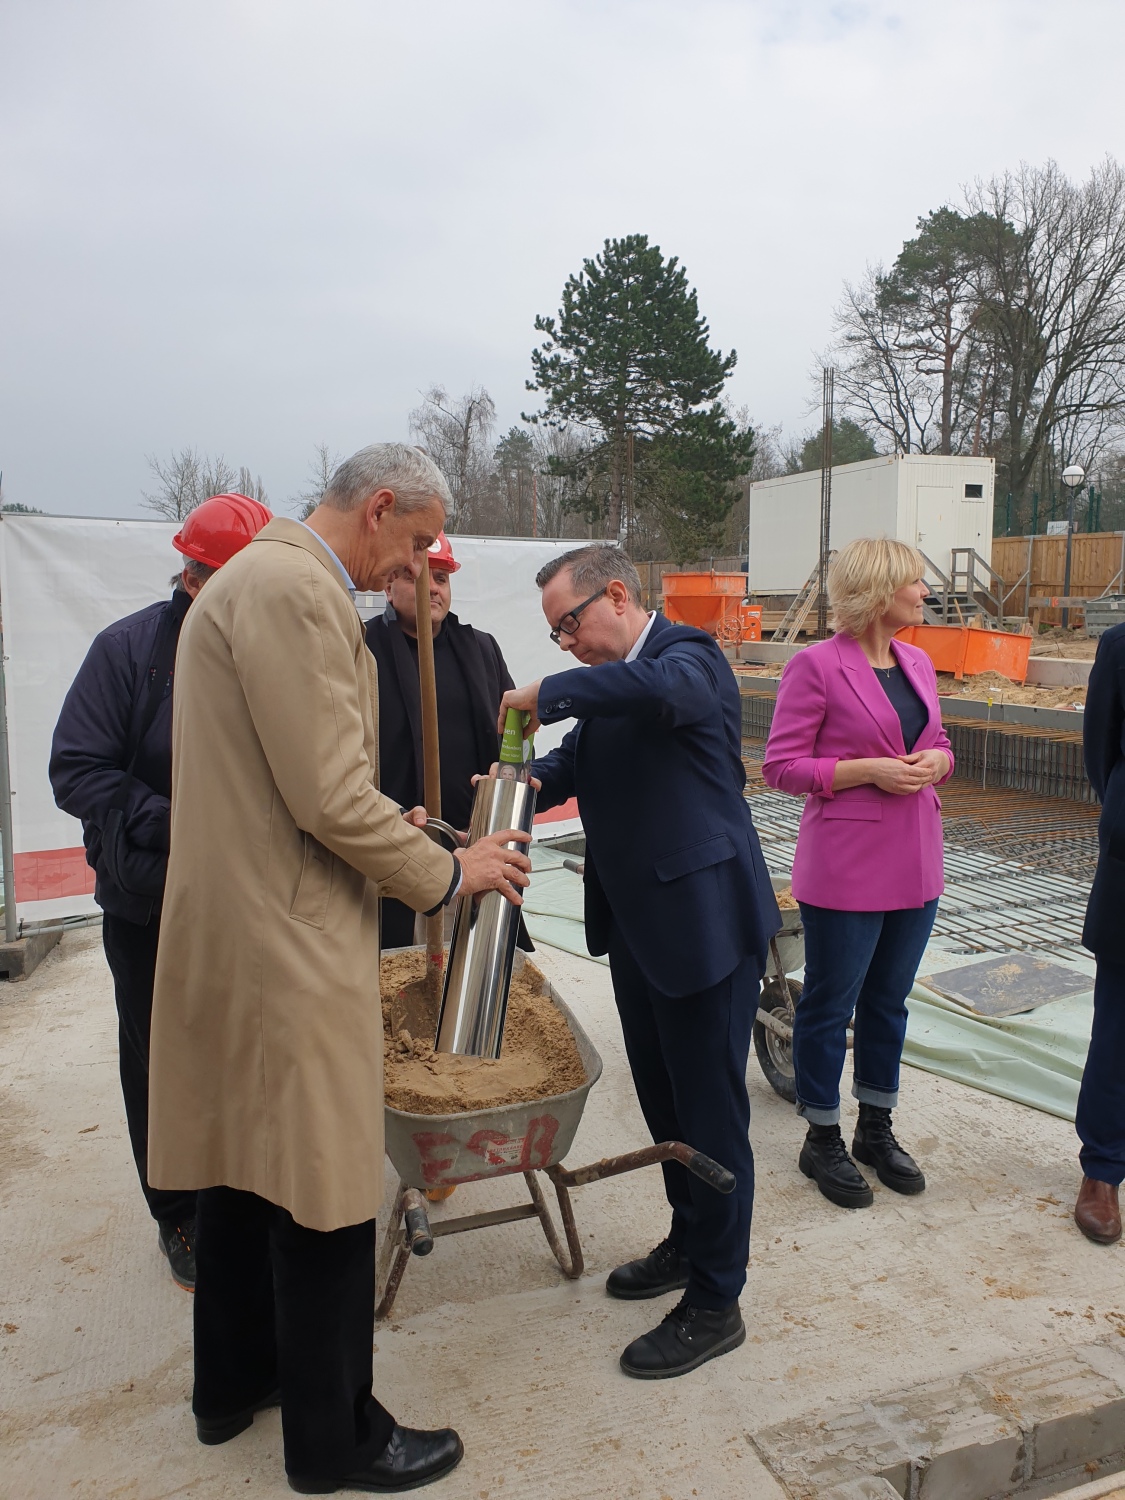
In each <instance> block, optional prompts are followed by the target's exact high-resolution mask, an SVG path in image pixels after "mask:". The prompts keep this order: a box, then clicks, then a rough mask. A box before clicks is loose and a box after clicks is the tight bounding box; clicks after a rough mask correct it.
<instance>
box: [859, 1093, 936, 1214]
mask: <svg viewBox="0 0 1125 1500" xmlns="http://www.w3.org/2000/svg"><path fill="white" fill-rule="evenodd" d="M852 1155H853V1156H854V1157H855V1159H856V1161H861V1162H862V1163H863V1165H864V1166H865V1167H874V1168H875V1175H876V1177H878V1179H879V1181H880V1182H881V1183H882V1184H883V1186H884V1187H889V1188H890V1189H891V1190H892V1191H893V1192H896V1193H923V1192H925V1190H926V1179H925V1177H924V1176H923V1175H922V1169H921V1168H920V1167H919V1165H918V1163H917V1162H916V1161H915V1160H914V1158H913V1157H912V1156H911V1155H910V1154H909V1153H908V1152H906V1151H904V1150H903V1149H902V1147H901V1146H900V1145H899V1143H898V1142H897V1141H896V1140H895V1138H894V1132H893V1131H892V1130H891V1112H890V1110H889V1109H880V1108H879V1106H878V1105H877V1104H861V1105H860V1106H859V1123H858V1124H857V1125H856V1127H855V1135H854V1137H853V1138H852Z"/></svg>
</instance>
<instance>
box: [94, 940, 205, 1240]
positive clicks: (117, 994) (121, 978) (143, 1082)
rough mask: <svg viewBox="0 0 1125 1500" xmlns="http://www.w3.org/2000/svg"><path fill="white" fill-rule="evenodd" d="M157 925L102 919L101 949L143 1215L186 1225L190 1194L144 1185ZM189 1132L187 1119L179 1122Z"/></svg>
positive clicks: (191, 1215)
mask: <svg viewBox="0 0 1125 1500" xmlns="http://www.w3.org/2000/svg"><path fill="white" fill-rule="evenodd" d="M159 936H160V921H159V918H157V917H154V918H153V919H152V921H151V922H147V923H146V924H145V925H144V926H143V927H142V926H141V925H140V924H139V923H137V922H128V921H126V920H125V918H124V917H114V916H111V915H110V913H109V912H106V913H105V915H104V916H103V918H102V946H103V947H104V949H105V956H106V960H107V962H108V964H109V971H110V973H111V974H112V975H113V994H114V999H115V1000H116V1001H117V1036H118V1052H119V1054H120V1065H121V1093H122V1096H123V1098H124V1100H125V1119H126V1121H127V1122H128V1125H129V1141H130V1143H131V1145H132V1147H133V1160H134V1161H135V1162H136V1164H137V1175H138V1177H139V1178H140V1179H141V1191H142V1192H143V1193H144V1195H145V1199H146V1201H147V1202H148V1211H149V1213H150V1214H151V1215H152V1217H153V1218H154V1219H156V1220H158V1221H164V1222H171V1223H173V1224H186V1223H188V1222H190V1221H191V1220H192V1219H193V1218H194V1217H195V1193H194V1192H168V1191H165V1190H164V1189H163V1188H154V1187H149V1184H148V1038H149V1028H150V1026H151V1024H152V987H153V984H154V982H155V979H156V941H157V938H158V937H159ZM184 1129H185V1130H190V1129H191V1121H190V1120H185V1121H184Z"/></svg>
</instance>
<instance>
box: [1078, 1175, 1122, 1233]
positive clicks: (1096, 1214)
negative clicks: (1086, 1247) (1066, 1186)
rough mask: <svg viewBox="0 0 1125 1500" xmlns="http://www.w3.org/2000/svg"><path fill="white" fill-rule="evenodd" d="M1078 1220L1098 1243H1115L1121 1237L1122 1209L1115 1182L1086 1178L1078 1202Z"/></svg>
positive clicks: (1083, 1230) (1079, 1192)
mask: <svg viewBox="0 0 1125 1500" xmlns="http://www.w3.org/2000/svg"><path fill="white" fill-rule="evenodd" d="M1074 1222H1075V1223H1076V1224H1077V1225H1078V1227H1079V1229H1081V1231H1082V1233H1083V1234H1084V1235H1085V1236H1086V1238H1087V1239H1088V1240H1093V1241H1094V1243H1095V1244H1096V1245H1115V1244H1116V1243H1117V1241H1118V1240H1119V1239H1120V1238H1121V1209H1120V1207H1119V1206H1118V1202H1117V1189H1116V1187H1115V1186H1114V1185H1113V1183H1112V1182H1099V1181H1098V1180H1097V1178H1096V1177H1083V1179H1082V1186H1081V1187H1080V1188H1079V1189H1078V1202H1077V1203H1076V1204H1075V1205H1074Z"/></svg>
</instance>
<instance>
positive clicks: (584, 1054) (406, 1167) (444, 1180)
mask: <svg viewBox="0 0 1125 1500" xmlns="http://www.w3.org/2000/svg"><path fill="white" fill-rule="evenodd" d="M398 951H400V952H401V951H403V950H401V949H400V950H398ZM525 962H526V959H525V957H524V955H523V953H522V952H518V951H517V953H516V960H515V972H517V973H518V972H519V970H520V969H522V968H523V966H524V964H525ZM536 972H539V971H538V970H537V971H536ZM543 993H544V994H545V995H546V996H547V997H548V998H549V999H550V1001H551V1002H552V1004H553V1005H555V1006H556V1007H557V1008H558V1009H559V1010H560V1011H561V1012H562V1017H563V1020H564V1021H565V1022H566V1024H567V1026H568V1028H569V1030H570V1034H571V1036H572V1037H573V1038H574V1041H575V1044H576V1046H577V1048H578V1056H579V1058H580V1059H581V1062H582V1067H583V1069H584V1071H585V1074H586V1081H585V1083H583V1084H582V1085H581V1086H580V1087H578V1088H576V1089H570V1090H569V1091H568V1092H567V1093H565V1094H552V1095H551V1096H550V1097H548V1098H546V1099H533V1100H529V1101H527V1102H525V1103H522V1104H503V1105H500V1106H499V1108H497V1109H479V1110H463V1111H460V1112H459V1113H457V1114H450V1115H419V1114H411V1113H409V1112H407V1111H406V1110H399V1109H392V1108H391V1107H390V1105H388V1106H387V1107H386V1110H385V1116H386V1122H385V1125H386V1149H387V1155H388V1156H389V1157H390V1159H391V1165H392V1166H393V1167H394V1169H395V1171H396V1172H397V1173H398V1175H399V1177H400V1179H401V1181H402V1183H403V1186H404V1187H408V1188H409V1187H413V1188H423V1189H425V1188H438V1187H455V1186H456V1185H457V1184H458V1183H462V1182H480V1181H482V1180H484V1179H485V1178H488V1177H503V1176H505V1175H506V1174H507V1173H510V1172H533V1171H536V1170H542V1169H543V1168H546V1167H552V1166H555V1165H556V1164H557V1163H558V1162H561V1161H562V1159H563V1157H564V1156H565V1155H566V1153H567V1152H568V1151H569V1150H570V1147H571V1143H572V1142H573V1140H574V1134H575V1131H576V1130H577V1129H578V1122H579V1120H581V1118H582V1111H583V1109H584V1108H585V1105H586V1096H587V1094H589V1092H590V1090H591V1089H592V1088H593V1086H594V1084H595V1083H597V1081H598V1079H599V1078H600V1077H601V1072H602V1060H601V1058H600V1057H599V1056H598V1053H597V1050H596V1048H595V1047H594V1044H593V1043H592V1042H591V1041H590V1038H589V1037H588V1036H587V1035H586V1033H585V1032H584V1031H583V1030H582V1027H581V1026H580V1025H579V1024H578V1021H577V1020H576V1019H575V1017H574V1014H573V1012H572V1011H571V1009H570V1007H569V1006H568V1005H567V1004H566V1002H565V1001H564V1000H563V998H562V996H561V995H559V993H558V992H557V990H556V989H555V988H554V986H553V985H552V984H551V983H550V982H549V981H548V980H546V979H544V981H543Z"/></svg>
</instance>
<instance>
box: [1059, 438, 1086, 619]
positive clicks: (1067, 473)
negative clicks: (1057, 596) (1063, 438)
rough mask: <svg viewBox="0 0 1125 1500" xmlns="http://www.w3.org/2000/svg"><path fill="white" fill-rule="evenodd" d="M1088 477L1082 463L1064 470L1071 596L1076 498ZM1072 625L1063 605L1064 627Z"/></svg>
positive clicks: (1067, 583) (1065, 588)
mask: <svg viewBox="0 0 1125 1500" xmlns="http://www.w3.org/2000/svg"><path fill="white" fill-rule="evenodd" d="M1085 478H1086V470H1085V469H1084V468H1083V467H1082V465H1081V464H1068V465H1067V466H1066V468H1065V469H1064V470H1063V471H1062V482H1063V484H1065V485H1066V488H1067V497H1066V571H1065V573H1064V575H1063V594H1064V596H1065V597H1066V598H1068V599H1069V597H1070V553H1071V547H1072V546H1073V543H1074V500H1075V496H1076V495H1077V494H1078V491H1079V490H1080V489H1081V487H1082V481H1083V480H1084V479H1085ZM1069 626H1070V610H1069V609H1067V607H1066V606H1065V605H1063V612H1062V628H1063V629H1064V630H1067V629H1068V628H1069Z"/></svg>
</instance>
